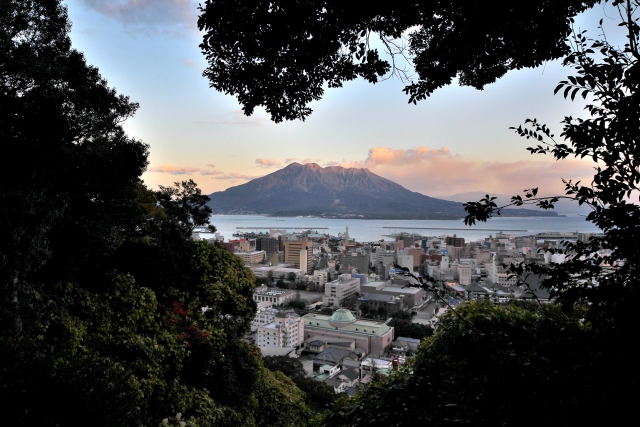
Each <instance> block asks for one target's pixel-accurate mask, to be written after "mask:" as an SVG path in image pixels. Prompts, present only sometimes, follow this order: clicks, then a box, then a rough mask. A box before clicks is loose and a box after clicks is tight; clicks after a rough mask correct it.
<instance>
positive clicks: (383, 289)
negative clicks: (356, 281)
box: [360, 282, 427, 309]
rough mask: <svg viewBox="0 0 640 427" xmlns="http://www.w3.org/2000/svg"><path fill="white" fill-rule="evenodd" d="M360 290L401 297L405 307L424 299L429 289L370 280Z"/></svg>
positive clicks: (413, 305)
mask: <svg viewBox="0 0 640 427" xmlns="http://www.w3.org/2000/svg"><path fill="white" fill-rule="evenodd" d="M360 292H363V293H367V294H368V293H372V294H382V295H390V296H394V297H401V298H402V300H403V305H404V308H407V309H408V308H413V307H415V306H416V305H418V304H420V303H422V301H424V299H425V297H426V295H427V291H425V290H424V289H422V288H414V287H407V286H393V285H390V284H389V283H388V282H369V283H367V284H366V285H364V286H361V287H360Z"/></svg>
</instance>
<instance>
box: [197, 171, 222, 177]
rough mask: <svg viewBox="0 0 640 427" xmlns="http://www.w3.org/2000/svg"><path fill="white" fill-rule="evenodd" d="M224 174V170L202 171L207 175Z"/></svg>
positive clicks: (202, 173) (201, 173)
mask: <svg viewBox="0 0 640 427" xmlns="http://www.w3.org/2000/svg"><path fill="white" fill-rule="evenodd" d="M222 174H224V172H220V171H203V172H200V175H205V176H209V175H222Z"/></svg>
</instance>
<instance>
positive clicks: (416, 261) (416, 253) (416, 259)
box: [398, 247, 425, 271]
mask: <svg viewBox="0 0 640 427" xmlns="http://www.w3.org/2000/svg"><path fill="white" fill-rule="evenodd" d="M404 253H405V254H406V255H411V256H412V257H413V267H414V268H415V267H418V266H420V257H421V256H422V255H424V254H425V253H424V251H423V250H422V248H416V247H413V248H407V249H405V250H404ZM398 264H399V263H398ZM411 271H413V268H412V269H411Z"/></svg>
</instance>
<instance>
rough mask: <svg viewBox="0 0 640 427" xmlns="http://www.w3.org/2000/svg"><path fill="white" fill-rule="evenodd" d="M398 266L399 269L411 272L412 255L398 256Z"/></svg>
mask: <svg viewBox="0 0 640 427" xmlns="http://www.w3.org/2000/svg"><path fill="white" fill-rule="evenodd" d="M398 265H399V266H400V267H401V268H408V269H409V271H413V256H412V255H398Z"/></svg>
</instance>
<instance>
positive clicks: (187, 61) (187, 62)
mask: <svg viewBox="0 0 640 427" xmlns="http://www.w3.org/2000/svg"><path fill="white" fill-rule="evenodd" d="M184 65H186V66H187V67H189V68H193V69H194V70H196V71H202V70H201V69H200V67H199V66H198V63H197V62H196V61H192V60H191V59H185V60H184Z"/></svg>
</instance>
